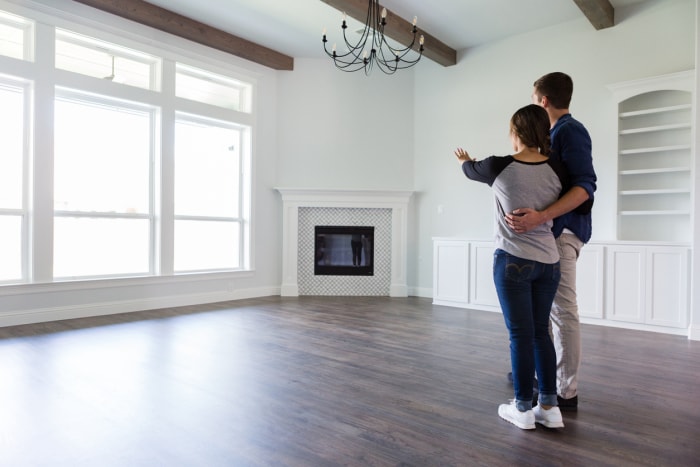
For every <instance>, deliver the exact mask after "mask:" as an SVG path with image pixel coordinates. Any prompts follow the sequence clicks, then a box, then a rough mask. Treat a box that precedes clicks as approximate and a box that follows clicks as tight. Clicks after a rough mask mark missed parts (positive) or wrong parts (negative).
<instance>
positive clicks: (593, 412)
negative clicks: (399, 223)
mask: <svg viewBox="0 0 700 467" xmlns="http://www.w3.org/2000/svg"><path fill="white" fill-rule="evenodd" d="M583 339H584V340H583V345H584V358H585V360H584V365H583V368H582V381H581V384H580V391H579V394H580V396H579V398H580V402H579V412H578V413H575V414H565V415H564V422H565V424H566V427H565V428H563V429H560V430H550V429H546V428H543V427H541V426H539V425H538V427H537V429H536V430H533V431H523V430H520V429H518V428H516V427H514V426H513V425H511V424H509V423H507V422H505V421H503V420H501V419H499V417H498V415H497V407H498V404H500V403H503V402H505V401H507V399H509V398H512V397H513V396H512V388H511V387H510V386H509V385H508V383H507V381H506V378H505V375H506V373H507V372H508V371H509V368H510V362H509V356H508V355H509V354H508V339H507V333H506V330H505V325H504V324H503V320H502V317H501V315H500V314H498V313H489V312H482V311H470V310H462V309H456V308H447V307H440V306H433V305H432V304H431V303H430V300H427V299H420V298H406V299H396V298H388V297H375V298H367V297H299V298H281V297H268V298H262V299H252V300H242V301H236V302H228V303H218V304H213V305H206V306H198V307H185V308H178V309H165V310H155V311H149V312H143V313H131V314H124V315H115V316H107V317H96V318H89V319H79V320H71V321H62V322H54V323H43V324H35V325H28V326H17V327H8V328H0V465H2V466H71V467H74V466H100V467H103V466H130V467H131V466H149V467H151V466H206V467H211V466H304V467H306V466H336V465H347V466H366V465H367V466H399V465H400V466H438V465H440V466H472V465H478V466H501V465H522V466H527V465H539V466H549V465H551V466H559V465H566V466H674V467H680V466H693V465H694V466H697V465H699V464H700V342H695V341H689V340H687V339H686V338H685V337H678V336H671V335H665V334H656V333H649V332H638V331H629V330H621V329H613V328H606V327H599V326H586V325H584V326H583Z"/></svg>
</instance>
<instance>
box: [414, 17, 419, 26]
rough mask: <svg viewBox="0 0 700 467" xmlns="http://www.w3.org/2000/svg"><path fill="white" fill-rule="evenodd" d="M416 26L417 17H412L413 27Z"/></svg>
mask: <svg viewBox="0 0 700 467" xmlns="http://www.w3.org/2000/svg"><path fill="white" fill-rule="evenodd" d="M416 24H418V17H417V16H414V17H413V25H414V26H415V25H416Z"/></svg>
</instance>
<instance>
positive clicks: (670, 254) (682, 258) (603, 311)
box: [433, 238, 690, 334]
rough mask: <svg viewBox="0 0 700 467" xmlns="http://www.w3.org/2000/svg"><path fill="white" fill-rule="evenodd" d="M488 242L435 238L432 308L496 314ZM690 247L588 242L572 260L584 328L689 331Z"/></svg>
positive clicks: (498, 309) (677, 332) (659, 243)
mask: <svg viewBox="0 0 700 467" xmlns="http://www.w3.org/2000/svg"><path fill="white" fill-rule="evenodd" d="M493 251H494V246H493V243H492V242H488V241H478V240H469V239H462V238H434V239H433V303H434V304H436V305H446V306H454V307H460V308H471V309H475V310H488V311H500V306H499V303H498V296H497V295H496V288H495V286H494V284H493ZM689 261H690V247H689V246H687V245H681V244H670V243H661V242H657V243H654V244H652V243H642V242H605V243H601V242H592V243H589V244H587V245H585V246H584V247H583V249H582V250H581V253H580V256H579V258H578V261H577V263H576V292H577V298H578V306H579V315H580V317H581V320H582V322H584V323H595V324H603V325H611V326H616V327H627V328H631V329H644V330H650V331H653V330H656V331H662V332H669V333H674V334H683V333H684V332H686V331H687V328H688V322H689V313H690V298H689V296H690V294H689V292H690V268H689V264H690V263H689Z"/></svg>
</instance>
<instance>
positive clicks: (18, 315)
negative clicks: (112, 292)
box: [0, 287, 280, 327]
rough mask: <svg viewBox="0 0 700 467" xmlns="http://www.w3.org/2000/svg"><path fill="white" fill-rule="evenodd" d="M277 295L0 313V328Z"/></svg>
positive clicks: (197, 296) (269, 291)
mask: <svg viewBox="0 0 700 467" xmlns="http://www.w3.org/2000/svg"><path fill="white" fill-rule="evenodd" d="M279 294H280V291H279V287H263V288H255V289H242V290H234V291H227V292H215V293H194V294H187V295H177V296H171V297H158V298H150V299H136V300H118V301H109V302H101V303H89V304H85V305H70V306H60V307H46V308H39V309H31V310H22V311H16V312H9V313H3V314H2V315H0V327H6V326H17V325H22V324H32V323H43V322H49V321H61V320H66V319H75V318H88V317H91V316H104V315H112V314H117V313H132V312H136V311H145V310H157V309H160V308H172V307H180V306H190V305H201V304H205V303H216V302H225V301H230V300H243V299H246V298H258V297H268V296H274V295H279Z"/></svg>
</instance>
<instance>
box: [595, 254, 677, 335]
mask: <svg viewBox="0 0 700 467" xmlns="http://www.w3.org/2000/svg"><path fill="white" fill-rule="evenodd" d="M689 256H690V249H689V248H687V247H681V246H645V245H614V246H609V247H608V271H607V276H608V277H607V281H606V290H607V292H608V294H607V295H608V300H607V306H606V317H607V318H608V319H610V320H614V321H623V322H628V323H639V324H647V325H654V326H660V327H666V328H685V327H687V326H688V313H689V306H688V305H689V294H688V292H689V288H688V284H689V276H690V274H689V269H688V264H689V263H688V258H689Z"/></svg>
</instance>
